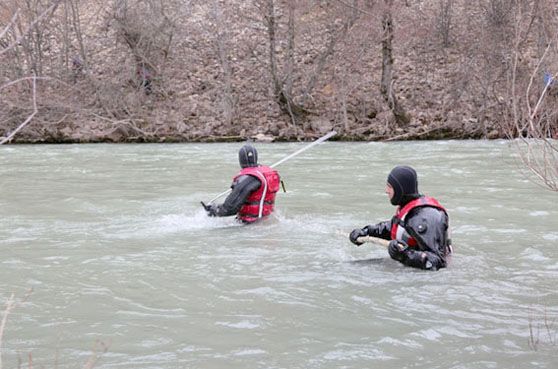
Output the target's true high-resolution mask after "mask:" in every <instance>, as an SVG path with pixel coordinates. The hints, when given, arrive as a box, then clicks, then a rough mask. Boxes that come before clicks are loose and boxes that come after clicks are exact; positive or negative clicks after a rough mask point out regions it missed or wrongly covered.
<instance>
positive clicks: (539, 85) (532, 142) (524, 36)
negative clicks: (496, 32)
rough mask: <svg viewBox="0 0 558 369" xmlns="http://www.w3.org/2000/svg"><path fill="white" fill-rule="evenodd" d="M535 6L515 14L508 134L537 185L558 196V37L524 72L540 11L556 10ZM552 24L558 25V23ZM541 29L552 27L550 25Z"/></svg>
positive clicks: (543, 4) (547, 5)
mask: <svg viewBox="0 0 558 369" xmlns="http://www.w3.org/2000/svg"><path fill="white" fill-rule="evenodd" d="M532 5H533V7H532V8H531V10H532V11H530V12H526V9H523V8H521V7H518V8H517V9H516V12H515V14H514V16H515V23H514V39H515V41H514V44H515V46H514V50H513V52H514V59H513V68H512V70H511V78H510V84H511V101H512V103H511V111H512V112H511V114H510V117H511V119H512V122H513V124H512V125H511V126H510V127H509V128H508V130H507V134H508V136H509V137H510V138H516V139H517V140H516V141H515V142H516V144H517V146H516V147H517V152H518V153H519V156H520V158H521V160H522V162H523V164H524V165H525V167H526V168H528V169H529V171H530V172H531V173H532V174H533V175H534V177H535V178H536V179H537V181H538V183H540V184H542V185H543V186H544V187H546V188H548V189H550V190H552V191H556V192H558V142H557V141H556V139H558V86H557V82H556V81H557V80H558V34H555V35H554V37H553V39H550V40H549V42H548V44H547V46H546V48H545V49H544V51H543V52H542V55H540V57H539V58H538V60H537V63H536V65H534V66H531V72H530V73H529V74H526V73H525V72H524V71H526V70H528V68H529V66H524V67H523V68H522V66H521V64H522V63H523V64H524V63H525V60H526V58H525V53H527V52H528V48H527V47H526V45H528V44H529V40H531V39H532V38H533V37H537V36H536V35H534V34H535V32H533V27H532V25H533V21H534V20H535V19H537V18H538V19H541V18H540V15H539V14H538V13H539V12H540V11H542V12H548V11H549V10H550V9H552V6H553V5H552V4H551V3H547V2H545V1H542V2H541V3H537V4H532ZM539 6H540V8H539ZM549 21H550V22H552V23H553V24H554V25H556V24H557V23H558V19H553V20H552V19H551V20H549ZM540 26H541V27H549V25H548V24H546V25H545V24H541V25H540ZM539 35H540V34H539ZM539 37H540V36H539ZM543 66H546V68H545V67H543ZM547 68H548V69H550V70H553V71H549V70H548V69H547ZM541 77H543V78H541Z"/></svg>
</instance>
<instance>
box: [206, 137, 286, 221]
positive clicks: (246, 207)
mask: <svg viewBox="0 0 558 369" xmlns="http://www.w3.org/2000/svg"><path fill="white" fill-rule="evenodd" d="M238 161H239V164H240V167H241V170H240V172H239V173H238V174H237V175H236V176H235V177H234V178H233V183H232V185H231V189H232V191H231V193H230V195H229V196H227V198H226V199H225V201H224V202H223V204H221V205H217V204H211V205H208V206H205V209H206V210H207V213H208V215H209V216H218V217H226V216H232V215H236V216H237V219H239V220H240V221H242V222H243V223H253V222H255V221H257V220H259V219H262V218H265V217H267V216H269V215H270V214H271V213H272V212H273V210H274V207H275V195H276V194H277V192H278V191H279V185H280V177H279V173H278V172H277V171H276V170H274V169H273V168H270V167H268V166H265V165H259V164H258V152H257V150H256V148H255V147H254V146H252V145H250V144H246V145H244V146H243V147H242V148H241V149H240V150H239V151H238Z"/></svg>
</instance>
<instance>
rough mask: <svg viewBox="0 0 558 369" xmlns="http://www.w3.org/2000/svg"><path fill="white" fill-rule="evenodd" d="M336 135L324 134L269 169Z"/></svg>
mask: <svg viewBox="0 0 558 369" xmlns="http://www.w3.org/2000/svg"><path fill="white" fill-rule="evenodd" d="M336 134H337V132H335V131H331V132H329V133H328V134H326V135H325V136H323V137H320V138H318V139H317V140H316V141H314V142H312V143H310V144H309V145H307V146H304V147H303V148H302V149H300V150H298V151H295V152H293V153H292V154H291V155H289V156H287V157H285V158H283V159H281V160H279V161H278V162H277V163H274V164H272V165H270V166H269V167H270V168H275V167H276V166H278V165H279V164H282V163H284V162H286V161H287V160H289V159H291V158H293V157H295V156H297V155H298V154H300V153H302V152H304V151H306V150H308V149H309V148H311V147H313V146H315V145H317V144H319V143H322V142H324V141H326V140H328V139H330V138H331V137H333V136H335V135H336ZM231 191H232V190H231V189H230V188H229V189H228V190H226V191H224V192H221V193H220V194H219V195H217V196H215V197H214V198H213V199H211V200H209V204H212V203H213V202H214V201H215V200H217V199H218V198H220V197H222V196H224V195H226V194H228V193H229V192H231Z"/></svg>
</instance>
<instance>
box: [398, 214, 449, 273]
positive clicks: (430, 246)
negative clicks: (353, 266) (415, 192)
mask: <svg viewBox="0 0 558 369" xmlns="http://www.w3.org/2000/svg"><path fill="white" fill-rule="evenodd" d="M405 229H406V230H407V232H408V233H412V234H411V236H412V237H414V238H415V239H417V241H418V248H417V249H414V248H410V247H407V248H404V249H402V250H400V249H397V248H396V247H390V249H389V252H390V256H391V257H392V258H393V259H395V260H398V261H400V262H401V263H403V264H405V265H407V266H410V267H414V268H420V269H432V270H438V269H440V268H444V267H445V266H446V265H447V261H446V257H447V255H448V254H449V249H448V240H447V235H448V216H447V214H446V213H445V212H443V211H441V210H439V209H436V208H433V207H421V208H417V209H415V210H413V211H412V212H411V213H410V214H409V215H408V216H407V222H406V227H405Z"/></svg>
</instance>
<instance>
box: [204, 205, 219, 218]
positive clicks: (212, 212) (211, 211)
mask: <svg viewBox="0 0 558 369" xmlns="http://www.w3.org/2000/svg"><path fill="white" fill-rule="evenodd" d="M201 204H202V206H203V208H204V209H205V211H207V216H210V217H216V216H217V210H218V209H219V205H216V204H209V205H206V204H205V203H204V202H203V201H201Z"/></svg>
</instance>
